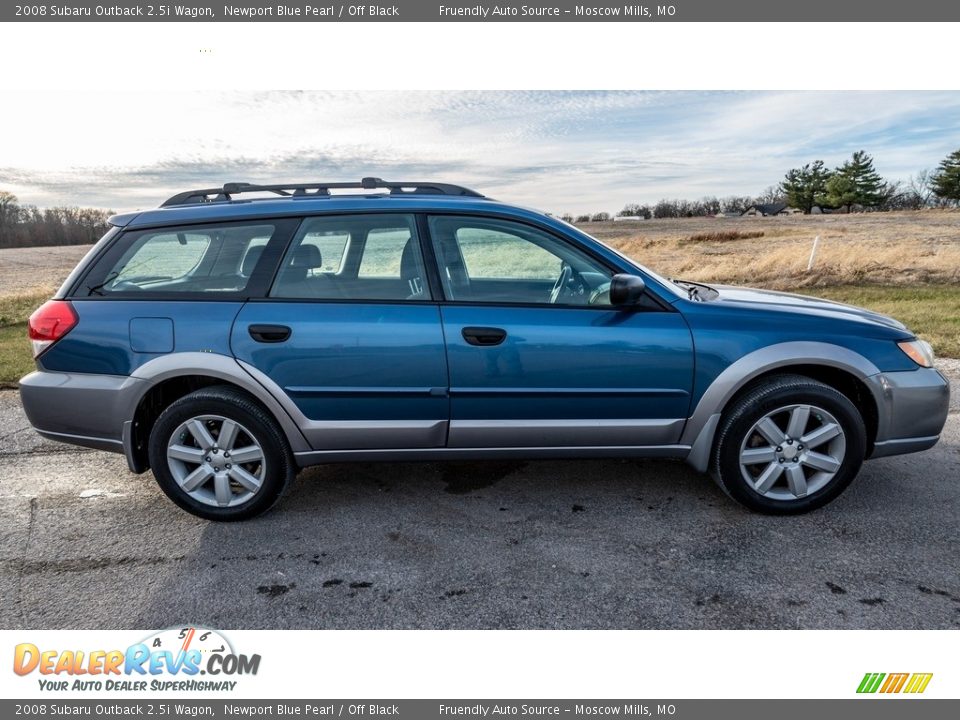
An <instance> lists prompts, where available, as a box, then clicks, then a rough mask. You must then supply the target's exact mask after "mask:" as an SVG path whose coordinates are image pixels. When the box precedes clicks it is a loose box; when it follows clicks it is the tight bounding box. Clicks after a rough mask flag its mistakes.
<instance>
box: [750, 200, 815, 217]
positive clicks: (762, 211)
mask: <svg viewBox="0 0 960 720" xmlns="http://www.w3.org/2000/svg"><path fill="white" fill-rule="evenodd" d="M802 212H803V211H802V210H799V209H797V208H792V207H790V206H788V205H787V204H786V203H785V202H778V203H766V204H757V205H751V206H750V207H748V208H747V209H746V210H744V211H743V212H742V213H740V217H770V216H772V215H799V214H800V213H802Z"/></svg>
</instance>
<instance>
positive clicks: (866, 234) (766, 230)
mask: <svg viewBox="0 0 960 720" xmlns="http://www.w3.org/2000/svg"><path fill="white" fill-rule="evenodd" d="M582 228H583V229H584V230H585V231H586V232H588V233H590V234H591V235H593V236H595V237H597V238H599V239H600V240H603V241H604V242H605V243H607V244H609V245H612V246H613V247H615V248H617V249H618V250H620V251H621V252H623V253H625V254H626V255H628V256H630V257H632V258H634V259H636V260H638V261H639V262H641V263H643V264H644V265H647V266H648V267H650V268H652V269H653V270H656V271H657V272H659V273H661V274H663V275H667V276H669V277H677V278H683V279H687V280H698V281H703V282H708V283H709V282H717V283H727V284H740V285H752V286H756V287H765V288H771V289H775V290H790V291H795V292H801V293H807V294H811V295H818V296H821V297H826V298H830V299H833V300H838V301H841V302H848V303H851V304H854V305H862V306H865V307H869V308H871V309H874V310H877V311H879V312H883V313H886V314H888V315H893V316H895V317H897V318H898V319H900V320H902V321H903V322H905V323H906V324H907V325H908V326H909V327H910V328H911V329H912V330H914V331H915V332H916V333H917V334H918V335H919V336H921V337H923V338H926V339H927V340H930V342H932V343H933V345H934V347H935V348H936V350H937V353H938V354H940V355H943V356H946V357H960V211H957V210H953V211H950V210H926V211H921V212H904V213H870V214H862V215H820V216H793V217H777V218H722V219H713V218H684V219H678V220H645V221H636V222H605V223H586V224H584V225H583V226H582ZM818 235H819V236H820V247H819V250H818V253H817V258H816V262H815V263H814V266H813V269H812V270H811V271H809V272H808V271H807V262H808V260H809V257H810V249H811V246H812V243H813V239H814V238H815V237H816V236H818ZM88 247H89V246H66V247H42V248H25V249H12V250H0V384H10V383H14V382H15V381H16V379H17V378H19V377H21V376H22V375H23V374H24V373H26V372H28V371H29V370H30V369H31V368H32V365H33V363H32V361H31V359H30V350H29V343H28V342H27V340H26V319H27V317H28V316H29V314H30V312H31V311H32V310H33V309H34V308H35V307H36V306H37V305H39V304H40V303H41V302H42V301H43V299H44V298H46V297H49V295H50V293H52V292H53V291H54V290H55V289H56V287H57V286H58V285H59V283H60V282H61V281H62V280H63V279H64V278H65V277H66V276H67V274H68V273H69V272H70V270H71V269H72V268H73V266H74V265H76V263H77V262H78V261H79V260H80V258H82V257H83V255H84V253H85V252H86V251H87V249H88Z"/></svg>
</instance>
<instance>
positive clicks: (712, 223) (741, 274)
mask: <svg viewBox="0 0 960 720" xmlns="http://www.w3.org/2000/svg"><path fill="white" fill-rule="evenodd" d="M582 228H583V230H585V231H586V232H588V233H590V234H591V235H593V236H594V237H597V238H599V239H600V240H603V241H604V242H606V243H607V244H609V245H612V246H613V247H615V248H617V249H618V250H620V251H621V252H623V253H624V254H626V255H628V256H630V257H632V258H634V259H636V260H638V261H639V262H641V263H643V264H644V265H647V266H648V267H650V268H652V269H653V270H656V271H657V272H659V273H661V274H662V275H667V276H669V277H678V278H684V279H687V280H699V281H703V282H719V283H727V284H739V285H755V286H760V287H766V288H771V289H775V290H799V289H804V288H809V289H813V288H818V287H828V286H834V285H853V284H858V285H859V284H869V285H895V286H900V287H904V286H916V285H918V284H921V285H922V284H931V283H936V284H949V283H953V284H956V283H960V211H933V210H926V211H921V212H904V213H869V214H862V215H807V216H802V215H801V216H791V217H774V218H684V219H679V220H645V221H636V222H606V223H587V224H585V225H583V226H582ZM759 233H762V235H759V236H757V235H758V234H759ZM751 235H753V236H754V237H750V236H751ZM818 235H819V236H820V247H819V250H818V252H817V259H816V262H815V264H814V267H813V270H812V271H810V272H807V262H808V260H809V258H810V249H811V246H812V244H813V239H814V238H815V237H817V236H818ZM738 236H740V237H739V238H738ZM727 238H729V239H727Z"/></svg>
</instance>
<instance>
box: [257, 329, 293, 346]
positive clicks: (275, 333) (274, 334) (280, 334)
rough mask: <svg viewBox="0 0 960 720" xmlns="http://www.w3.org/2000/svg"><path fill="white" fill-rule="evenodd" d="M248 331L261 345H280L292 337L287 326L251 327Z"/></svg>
mask: <svg viewBox="0 0 960 720" xmlns="http://www.w3.org/2000/svg"><path fill="white" fill-rule="evenodd" d="M247 329H248V330H249V332H250V337H252V338H253V339H254V340H256V341H257V342H261V343H279V342H283V341H284V340H286V339H287V338H289V337H290V328H288V327H287V326H286V325H251V326H250V327H249V328H247Z"/></svg>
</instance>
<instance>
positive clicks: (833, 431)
mask: <svg viewBox="0 0 960 720" xmlns="http://www.w3.org/2000/svg"><path fill="white" fill-rule="evenodd" d="M866 445H867V440H866V429H865V427H864V422H863V417H862V416H861V415H860V412H859V411H858V410H857V408H856V406H855V405H854V404H853V403H852V402H851V401H850V399H849V398H847V397H846V396H845V395H844V394H843V393H841V392H839V391H837V390H835V389H834V388H832V387H830V386H829V385H825V384H823V383H821V382H818V381H816V380H813V379H811V378H808V377H804V376H801V375H778V376H774V377H770V378H768V379H766V380H764V381H762V382H761V383H759V384H757V385H755V386H754V387H753V388H751V389H749V390H748V391H747V392H746V393H744V395H742V396H741V397H740V398H739V399H737V400H736V401H735V402H734V404H733V405H732V406H731V407H730V408H729V409H728V410H727V411H726V412H725V413H724V415H723V418H722V419H721V423H720V427H719V430H718V433H717V442H716V445H715V449H714V457H713V472H714V475H715V477H716V478H717V481H718V482H719V483H720V486H721V487H722V488H723V489H724V490H725V491H726V492H727V494H729V495H730V496H731V497H733V498H734V499H735V500H737V501H739V502H740V503H742V504H743V505H746V506H747V507H748V508H750V509H751V510H756V511H759V512H764V513H770V514H781V515H783V514H793V513H802V512H807V511H810V510H814V509H816V508H818V507H822V506H823V505H825V504H827V503H828V502H830V501H831V500H833V499H834V498H836V497H837V496H838V495H839V494H840V493H841V492H843V490H844V489H845V488H846V487H847V486H848V485H849V484H850V482H851V481H852V480H853V479H854V478H855V477H856V475H857V473H858V472H859V470H860V466H861V464H862V463H863V458H864V455H865V452H866Z"/></svg>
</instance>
